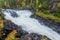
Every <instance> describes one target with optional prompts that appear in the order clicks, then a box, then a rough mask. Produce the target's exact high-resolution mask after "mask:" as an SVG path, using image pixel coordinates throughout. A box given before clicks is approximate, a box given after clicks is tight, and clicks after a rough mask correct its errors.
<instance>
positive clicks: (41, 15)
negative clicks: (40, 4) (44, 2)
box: [36, 11, 60, 22]
mask: <svg viewBox="0 0 60 40" xmlns="http://www.w3.org/2000/svg"><path fill="white" fill-rule="evenodd" d="M36 15H38V16H40V17H43V18H44V19H48V18H49V19H51V20H53V21H54V22H60V18H59V17H57V16H54V15H53V14H51V13H47V14H45V13H44V12H41V11H38V12H36Z"/></svg>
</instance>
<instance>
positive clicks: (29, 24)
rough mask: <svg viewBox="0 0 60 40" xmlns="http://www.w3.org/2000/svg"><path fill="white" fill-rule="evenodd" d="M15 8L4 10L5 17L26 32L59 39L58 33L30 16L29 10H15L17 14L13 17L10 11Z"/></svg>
mask: <svg viewBox="0 0 60 40" xmlns="http://www.w3.org/2000/svg"><path fill="white" fill-rule="evenodd" d="M13 11H15V10H5V11H3V13H4V14H5V19H8V20H11V21H12V22H13V23H15V24H16V25H18V26H21V27H22V29H23V30H25V31H27V32H28V33H37V34H41V35H45V36H47V37H48V38H50V39H51V40H60V35H59V34H58V33H57V32H55V31H53V30H52V29H51V28H49V27H47V26H45V25H41V23H39V22H38V20H37V19H34V18H30V16H31V15H32V14H33V13H32V12H31V11H29V10H18V11H15V12H16V13H15V14H17V15H18V16H17V17H13V16H12V15H11V14H14V13H11V12H13Z"/></svg>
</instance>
